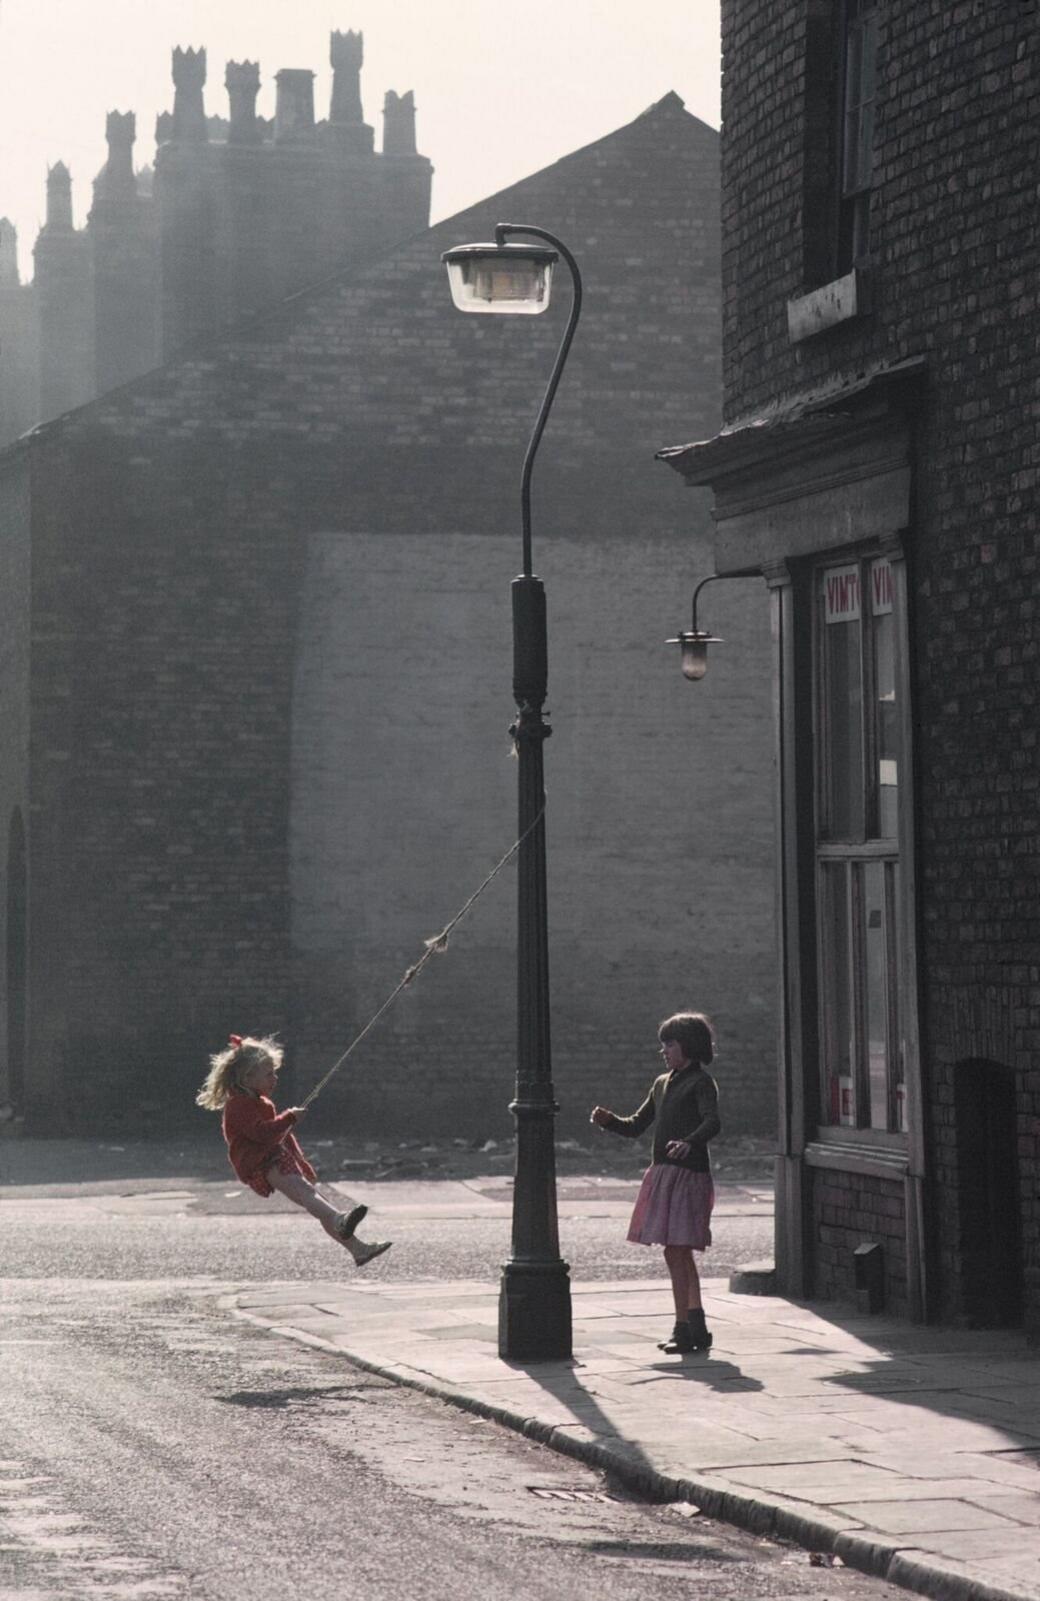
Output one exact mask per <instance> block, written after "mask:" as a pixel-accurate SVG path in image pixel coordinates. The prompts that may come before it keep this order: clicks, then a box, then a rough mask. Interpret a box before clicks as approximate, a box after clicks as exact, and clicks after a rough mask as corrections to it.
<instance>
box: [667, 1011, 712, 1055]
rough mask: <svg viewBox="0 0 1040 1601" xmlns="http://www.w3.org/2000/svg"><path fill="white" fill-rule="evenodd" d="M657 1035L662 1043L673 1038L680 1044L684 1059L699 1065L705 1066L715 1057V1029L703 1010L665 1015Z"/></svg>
mask: <svg viewBox="0 0 1040 1601" xmlns="http://www.w3.org/2000/svg"><path fill="white" fill-rule="evenodd" d="M657 1037H658V1039H659V1040H660V1041H661V1044H662V1045H666V1044H667V1043H668V1041H669V1040H675V1042H676V1044H677V1045H681V1046H682V1050H683V1055H684V1056H685V1057H686V1060H687V1061H688V1062H697V1063H698V1064H699V1065H700V1066H701V1067H707V1066H708V1064H709V1063H710V1062H712V1061H713V1060H714V1058H715V1030H714V1029H713V1028H712V1026H711V1020H710V1018H707V1017H705V1015H704V1013H703V1012H676V1014H675V1016H674V1017H666V1018H665V1020H664V1022H663V1023H662V1024H661V1026H660V1028H659V1029H658V1030H657Z"/></svg>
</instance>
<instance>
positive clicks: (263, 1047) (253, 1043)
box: [195, 1034, 392, 1267]
mask: <svg viewBox="0 0 1040 1601" xmlns="http://www.w3.org/2000/svg"><path fill="white" fill-rule="evenodd" d="M281 1065H282V1047H281V1046H280V1045H279V1044H278V1043H277V1042H276V1041H275V1040H273V1039H270V1038H267V1039H254V1038H251V1037H247V1038H245V1039H243V1038H242V1036H241V1035H240V1034H232V1035H231V1036H230V1038H229V1039H228V1043H227V1046H226V1047H225V1049H224V1050H222V1051H218V1052H217V1054H216V1055H215V1056H211V1057H210V1068H209V1073H208V1074H207V1076H206V1082H205V1083H204V1084H203V1086H202V1088H201V1089H200V1090H199V1093H198V1095H196V1097H195V1099H196V1101H197V1102H198V1104H199V1106H204V1107H205V1108H206V1109H207V1111H210V1112H223V1114H224V1117H223V1131H224V1139H225V1140H226V1142H227V1148H228V1160H229V1161H230V1163H231V1166H232V1167H233V1168H234V1170H235V1172H236V1173H237V1175H238V1177H239V1178H240V1179H241V1181H242V1183H243V1184H248V1186H249V1188H250V1189H251V1190H255V1191H256V1193H257V1195H263V1196H265V1197H266V1196H269V1195H273V1194H274V1191H275V1190H277V1191H278V1192H279V1194H281V1195H284V1196H286V1198H287V1199H288V1200H290V1201H292V1202H293V1204H294V1206H302V1207H303V1209H304V1211H305V1212H309V1213H310V1214H311V1216H312V1217H316V1218H317V1219H318V1222H319V1223H320V1224H321V1226H322V1228H323V1229H324V1230H325V1232H326V1234H331V1236H332V1238H333V1239H334V1240H338V1241H339V1243H340V1245H343V1246H345V1247H346V1249H347V1250H348V1251H349V1252H350V1254H351V1256H352V1257H353V1258H354V1261H355V1263H356V1264H357V1266H358V1267H365V1266H366V1264H367V1263H369V1262H372V1261H374V1260H375V1258H376V1257H377V1256H382V1254H383V1252H384V1251H389V1249H390V1245H391V1243H392V1242H391V1241H390V1240H383V1241H381V1242H373V1243H371V1244H366V1243H365V1241H363V1240H359V1239H358V1237H357V1234H356V1232H355V1231H356V1229H357V1227H358V1225H359V1223H360V1222H361V1221H362V1219H363V1218H364V1216H365V1214H366V1212H367V1211H368V1207H367V1206H355V1207H354V1209H353V1211H351V1212H337V1210H336V1208H335V1207H334V1206H330V1205H329V1203H328V1201H326V1200H323V1198H322V1197H321V1196H320V1195H319V1194H318V1191H317V1190H316V1189H315V1180H316V1178H317V1174H316V1173H315V1171H314V1169H313V1167H311V1164H310V1163H309V1162H308V1160H307V1158H306V1157H305V1156H304V1154H303V1151H302V1150H301V1149H300V1146H299V1143H298V1142H297V1139H296V1136H295V1135H294V1134H293V1133H292V1128H293V1125H294V1124H295V1123H296V1122H297V1120H298V1119H299V1118H300V1117H302V1116H303V1113H304V1112H305V1111H306V1107H304V1106H290V1107H289V1108H288V1109H287V1110H286V1111H284V1112H277V1111H276V1110H275V1105H274V1102H273V1101H272V1099H271V1095H272V1093H273V1091H274V1087H275V1084H276V1082H277V1074H278V1069H279V1068H280V1067H281Z"/></svg>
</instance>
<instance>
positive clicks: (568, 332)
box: [495, 222, 581, 578]
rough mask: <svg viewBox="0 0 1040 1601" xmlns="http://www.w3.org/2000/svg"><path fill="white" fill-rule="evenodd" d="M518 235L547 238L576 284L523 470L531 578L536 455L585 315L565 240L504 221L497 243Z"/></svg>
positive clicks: (577, 273)
mask: <svg viewBox="0 0 1040 1601" xmlns="http://www.w3.org/2000/svg"><path fill="white" fill-rule="evenodd" d="M518 233H522V234H531V235H532V236H533V237H534V238H535V239H544V240H545V241H546V243H547V244H550V245H552V247H553V249H554V250H558V251H559V252H560V255H561V256H562V257H563V259H564V261H565V262H566V263H567V266H568V267H569V268H570V274H571V283H572V285H573V294H572V298H571V313H570V316H569V317H568V319H567V326H566V328H565V329H564V332H563V338H562V339H561V340H560V348H559V350H558V351H557V353H556V361H555V363H554V365H553V370H552V374H551V376H550V378H549V383H548V386H547V388H546V391H545V395H544V396H543V399H542V404H541V409H540V410H539V412H538V417H537V420H536V422H535V425H534V429H533V431H532V433H531V438H530V442H529V443H528V446H527V454H526V455H525V457H524V465H523V470H522V472H521V475H520V515H521V521H522V527H523V543H524V577H525V578H530V577H531V469H532V468H533V466H534V458H535V453H536V452H537V450H538V446H539V444H540V443H541V438H542V434H543V433H544V432H545V424H546V422H547V421H548V417H549V412H550V410H551V409H552V403H553V400H554V399H555V396H556V390H557V388H558V386H559V382H560V375H561V373H562V372H563V367H564V363H565V362H566V360H567V354H568V352H569V350H570V348H571V341H572V340H573V338H574V330H575V328H576V327H577V326H578V318H579V316H580V315H581V272H580V271H579V269H578V263H577V262H576V261H575V259H574V257H573V256H572V255H571V253H570V251H569V250H568V249H567V246H566V245H565V244H564V243H563V241H562V239H557V237H556V235H555V234H551V233H548V232H546V230H545V229H544V228H530V227H528V226H527V225H526V224H524V223H519V222H500V223H499V224H498V225H497V227H496V228H495V243H496V245H503V244H505V242H506V240H507V238H508V237H509V236H510V234H518Z"/></svg>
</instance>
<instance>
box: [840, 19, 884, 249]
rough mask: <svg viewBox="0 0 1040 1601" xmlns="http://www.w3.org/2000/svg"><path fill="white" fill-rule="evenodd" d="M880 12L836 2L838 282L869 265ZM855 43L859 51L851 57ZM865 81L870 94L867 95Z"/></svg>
mask: <svg viewBox="0 0 1040 1601" xmlns="http://www.w3.org/2000/svg"><path fill="white" fill-rule="evenodd" d="M878 11H879V3H878V0H838V5H837V12H838V16H837V28H838V34H837V40H836V44H837V51H836V55H837V77H836V83H835V101H836V104H835V121H834V139H833V150H834V187H835V202H834V206H835V211H834V215H835V227H834V272H835V276H836V277H839V278H840V277H841V276H842V275H843V274H844V273H846V272H851V271H852V270H853V268H856V267H860V268H863V267H866V266H867V265H868V264H869V262H870V205H871V196H872V194H873V188H874V185H873V177H874V125H875V116H876V109H877V98H878V95H877V57H878V49H877V45H878ZM855 43H858V45H859V49H858V52H856V53H855V56H854V44H855ZM853 59H855V60H856V63H857V69H858V70H857V72H856V79H855V83H853V81H852V77H851V72H852V62H853ZM868 78H869V82H870V90H869V93H865V92H864V86H865V83H866V81H867V79H868ZM853 92H855V99H853ZM850 168H851V169H852V171H851V174H850ZM850 176H851V177H852V178H853V181H852V182H851V183H850V182H849V181H848V180H849V178H850Z"/></svg>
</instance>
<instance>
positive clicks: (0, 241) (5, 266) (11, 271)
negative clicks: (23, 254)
mask: <svg viewBox="0 0 1040 1601" xmlns="http://www.w3.org/2000/svg"><path fill="white" fill-rule="evenodd" d="M19 282H20V280H19V277H18V230H17V229H16V228H15V225H14V223H13V222H12V221H11V220H10V218H9V217H0V289H17V288H18V284H19Z"/></svg>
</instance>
